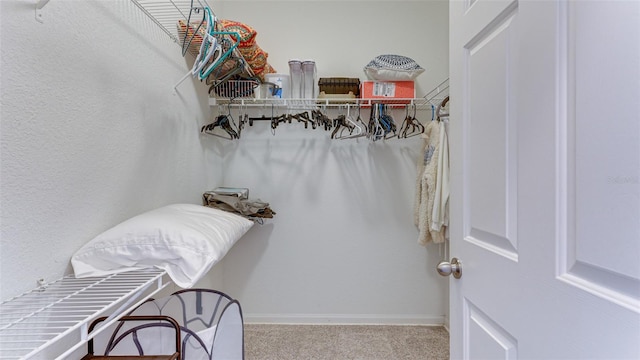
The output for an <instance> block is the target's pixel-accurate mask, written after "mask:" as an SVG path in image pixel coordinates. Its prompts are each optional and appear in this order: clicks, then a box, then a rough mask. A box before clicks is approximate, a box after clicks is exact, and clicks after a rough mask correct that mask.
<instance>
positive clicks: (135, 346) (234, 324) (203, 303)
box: [94, 289, 244, 360]
mask: <svg viewBox="0 0 640 360" xmlns="http://www.w3.org/2000/svg"><path fill="white" fill-rule="evenodd" d="M129 315H130V316H141V315H145V316H147V315H162V316H166V317H169V318H171V319H173V320H175V321H176V322H177V323H178V325H179V327H180V337H181V344H180V357H179V358H180V359H182V360H216V359H224V360H242V359H244V325H243V318H242V309H241V307H240V303H239V302H238V301H237V300H234V299H232V298H231V297H230V296H228V295H227V294H225V293H222V292H219V291H216V290H211V289H187V290H181V291H177V292H175V293H173V294H171V295H170V296H167V297H164V298H161V299H155V300H149V301H147V302H145V303H143V304H142V305H140V306H139V307H138V308H136V309H135V310H133V311H132V312H131V313H130V314H129ZM141 326H143V325H140V324H129V323H126V322H120V323H118V325H117V326H116V327H115V329H114V330H113V331H111V332H110V335H109V336H108V337H109V338H108V339H106V337H105V336H103V337H102V339H101V341H100V340H98V339H96V344H99V345H94V346H95V347H96V349H101V348H102V349H108V351H109V353H110V354H112V355H119V354H131V353H132V352H133V353H137V354H155V353H167V351H170V349H172V348H173V347H174V346H175V340H173V339H174V337H172V334H171V333H169V332H168V330H169V329H168V327H166V326H165V327H157V326H156V327H153V328H150V329H147V331H146V333H142V332H140V331H138V333H136V336H135V339H127V336H129V335H130V334H133V330H132V329H138V328H140V327H141ZM135 351H137V352H135ZM132 358H135V357H132Z"/></svg>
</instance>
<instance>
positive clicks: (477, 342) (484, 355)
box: [463, 301, 518, 360]
mask: <svg viewBox="0 0 640 360" xmlns="http://www.w3.org/2000/svg"><path fill="white" fill-rule="evenodd" d="M464 314H465V316H464V330H463V331H464V339H465V340H464V342H465V346H464V347H465V348H466V349H468V354H473V358H474V359H505V360H510V359H517V358H518V346H517V342H516V340H515V339H514V338H513V336H512V335H511V334H509V333H508V332H507V331H505V330H504V329H503V328H501V327H500V325H498V324H496V323H495V322H494V321H493V320H491V318H490V317H489V316H487V315H486V314H484V313H483V312H482V311H480V310H479V309H478V308H477V307H476V306H474V305H473V304H472V303H471V302H470V301H465V304H464ZM468 357H469V356H465V358H468Z"/></svg>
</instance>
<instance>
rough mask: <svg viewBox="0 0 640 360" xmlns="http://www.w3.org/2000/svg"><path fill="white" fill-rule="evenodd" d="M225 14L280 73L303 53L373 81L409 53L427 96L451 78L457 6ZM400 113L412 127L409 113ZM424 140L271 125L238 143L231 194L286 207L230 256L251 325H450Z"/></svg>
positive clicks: (260, 6)
mask: <svg viewBox="0 0 640 360" xmlns="http://www.w3.org/2000/svg"><path fill="white" fill-rule="evenodd" d="M214 6H215V7H216V9H217V11H216V12H217V15H218V16H219V17H221V18H227V19H233V20H238V21H242V22H245V23H247V24H248V25H251V26H253V27H254V28H255V29H256V30H257V31H258V37H257V41H258V44H259V45H260V46H261V47H262V48H263V49H265V50H266V51H267V52H268V53H269V61H270V63H271V64H272V65H273V66H274V67H275V68H276V69H277V70H278V71H280V72H287V71H288V67H287V61H288V59H290V58H294V57H297V58H313V59H315V60H316V63H317V66H318V75H319V76H320V77H330V76H347V77H359V78H361V79H364V72H363V70H362V68H363V67H364V66H365V65H366V64H367V63H368V62H369V60H371V58H373V57H375V56H377V55H379V54H385V53H395V54H401V55H405V56H409V57H411V58H413V59H415V60H416V61H417V62H418V63H419V64H420V65H422V66H423V67H425V68H426V69H427V71H426V72H425V73H424V74H422V75H421V76H420V77H419V78H418V80H419V82H418V85H419V86H418V92H419V96H421V95H424V94H425V93H426V92H427V91H429V90H431V88H432V87H433V86H435V85H437V84H438V83H440V82H441V81H443V80H444V79H446V78H447V77H448V75H447V74H448V65H447V61H448V55H447V53H448V35H447V34H448V4H447V3H446V2H435V1H420V2H418V1H384V2H382V1H369V2H360V1H293V2H292V1H223V2H220V1H218V2H214ZM233 114H236V113H235V111H234V113H233ZM260 114H263V115H267V116H269V115H270V114H271V109H270V108H265V109H258V110H255V112H254V115H260ZM333 116H335V113H334V115H333ZM363 116H365V117H366V119H368V112H365V113H363ZM394 116H395V117H396V119H398V121H401V120H402V119H403V118H404V111H403V110H401V111H399V112H396V113H394ZM419 118H420V119H422V120H425V121H426V120H428V119H429V118H430V112H429V111H425V112H422V113H421V114H420V115H419ZM366 119H365V120H366ZM420 141H421V140H420V139H419V138H413V139H409V140H395V141H388V142H376V143H370V142H369V141H367V140H366V139H361V140H360V141H357V142H356V141H337V140H330V139H329V133H327V132H324V131H322V130H314V131H312V130H305V129H304V128H303V126H302V124H292V125H281V126H280V127H278V129H277V130H276V135H275V136H272V134H271V133H270V129H269V128H268V124H265V123H257V124H256V125H254V127H252V128H249V129H247V130H245V131H244V133H243V138H242V139H240V141H237V142H233V143H225V144H224V155H225V156H224V169H225V172H224V185H227V186H242V187H248V188H250V191H251V193H250V195H251V197H258V198H261V199H262V200H265V201H268V202H270V203H271V205H272V207H273V209H274V210H275V211H276V212H277V215H276V217H275V218H274V220H273V221H269V222H268V225H265V226H262V227H257V228H254V229H253V230H252V231H251V233H249V234H248V235H247V236H245V237H244V238H243V239H241V241H240V242H239V243H238V244H236V245H235V247H234V248H233V249H232V250H231V252H230V253H229V254H228V255H227V257H226V258H225V260H224V276H223V284H224V289H225V290H226V291H227V292H229V293H230V294H233V295H234V296H237V297H238V298H239V299H240V301H241V303H242V306H243V310H244V312H245V319H246V320H247V321H249V322H290V323H300V322H308V323H313V322H315V323H323V322H340V323H422V324H424V323H429V324H433V323H443V322H444V314H445V311H446V307H447V305H446V300H445V294H446V292H447V280H446V279H444V278H441V277H439V276H438V275H437V274H436V272H435V265H436V264H437V262H438V261H439V260H440V259H441V257H442V255H441V254H440V252H439V251H440V249H439V247H438V246H429V247H428V248H427V249H425V248H424V247H421V246H419V245H418V244H417V230H416V228H415V226H414V224H413V201H414V196H415V181H416V162H417V160H418V158H419V157H420V154H419V150H420V144H421V143H420Z"/></svg>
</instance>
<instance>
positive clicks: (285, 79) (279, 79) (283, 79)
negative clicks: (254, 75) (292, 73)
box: [264, 74, 290, 99]
mask: <svg viewBox="0 0 640 360" xmlns="http://www.w3.org/2000/svg"><path fill="white" fill-rule="evenodd" d="M264 81H265V82H267V83H272V84H275V85H277V86H278V88H277V89H276V91H275V94H274V93H273V92H272V91H269V93H268V94H266V98H267V99H274V98H280V99H288V98H289V96H290V95H289V75H287V74H266V75H265V76H264ZM269 88H270V87H269Z"/></svg>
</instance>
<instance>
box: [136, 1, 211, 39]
mask: <svg viewBox="0 0 640 360" xmlns="http://www.w3.org/2000/svg"><path fill="white" fill-rule="evenodd" d="M131 2H132V3H133V4H134V5H136V6H137V7H138V8H139V9H140V10H141V11H142V12H143V13H144V14H145V15H147V17H149V19H151V21H153V22H154V23H155V24H156V25H158V27H160V29H162V31H164V32H165V33H166V34H167V35H169V37H170V38H171V39H172V40H173V41H175V42H176V43H177V44H178V45H181V39H180V37H181V36H182V35H183V34H179V33H178V28H177V27H176V23H177V21H178V20H184V21H187V19H188V18H189V13H190V12H191V8H192V7H198V8H203V7H205V6H207V7H209V8H210V6H209V5H208V4H207V1H206V0H193V1H192V0H131ZM192 20H193V19H192Z"/></svg>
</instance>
